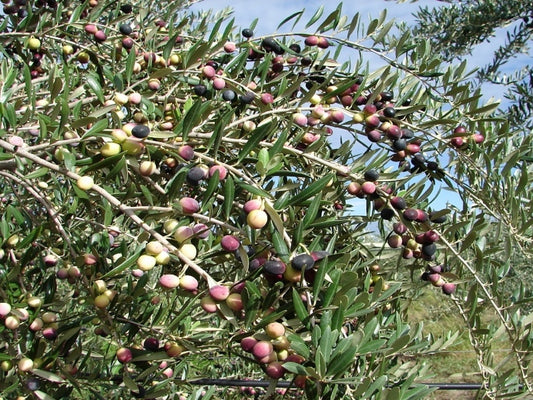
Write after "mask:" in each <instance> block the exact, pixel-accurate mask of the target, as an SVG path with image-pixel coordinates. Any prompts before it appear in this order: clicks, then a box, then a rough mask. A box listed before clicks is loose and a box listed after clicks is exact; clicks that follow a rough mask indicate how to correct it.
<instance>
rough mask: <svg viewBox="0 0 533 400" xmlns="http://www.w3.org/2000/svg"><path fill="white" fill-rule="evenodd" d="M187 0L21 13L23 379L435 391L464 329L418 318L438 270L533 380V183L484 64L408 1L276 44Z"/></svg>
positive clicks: (8, 109) (5, 301)
mask: <svg viewBox="0 0 533 400" xmlns="http://www.w3.org/2000/svg"><path fill="white" fill-rule="evenodd" d="M187 6H188V3H187V2H183V1H160V2H151V1H144V0H142V1H138V2H135V4H133V5H132V4H129V3H126V2H116V1H90V2H87V3H82V4H80V3H78V2H55V1H46V2H45V1H24V2H20V1H14V2H12V3H7V4H5V5H4V13H5V14H6V17H5V18H4V19H3V20H2V24H1V25H0V31H1V34H0V40H1V43H2V46H1V47H0V50H1V52H2V64H1V67H0V68H1V69H0V73H1V79H0V80H1V82H2V86H1V89H0V99H1V102H0V118H1V119H0V135H1V138H0V148H1V149H2V150H1V152H0V156H1V160H0V166H1V169H0V176H1V177H2V181H1V184H2V186H1V189H2V203H1V204H2V217H1V219H0V235H1V238H2V242H1V243H2V254H0V255H1V257H0V259H1V275H0V276H1V282H2V285H1V290H0V296H1V302H0V317H1V318H2V322H3V324H2V326H1V327H0V335H1V338H2V341H1V342H0V346H1V349H2V353H0V357H1V359H2V363H1V368H2V376H1V378H2V379H0V388H1V390H2V393H3V394H4V395H5V396H12V397H15V396H17V395H33V396H35V397H37V398H42V399H48V398H83V399H86V398H106V399H109V398H117V399H118V398H130V397H132V396H133V397H139V398H158V397H167V398H176V399H178V398H179V399H181V398H204V399H207V398H210V397H218V398H220V397H223V398H232V397H234V398H241V396H242V393H241V392H240V391H238V390H236V389H224V388H221V387H217V386H216V385H214V384H213V382H212V381H211V383H210V384H209V383H208V382H206V381H202V382H203V383H204V385H203V386H202V387H198V385H199V381H198V379H199V378H206V377H207V378H215V377H216V378H219V377H231V378H255V377H262V378H265V379H267V380H268V382H269V386H268V388H267V390H266V394H265V397H266V398H268V397H275V396H276V383H277V381H278V380H279V379H286V380H289V381H290V382H291V384H292V387H293V388H292V389H291V390H289V392H288V395H287V396H288V397H291V396H292V397H296V396H301V395H302V393H304V394H305V396H306V398H310V399H315V398H316V399H318V398H330V399H337V398H354V399H355V398H357V399H377V398H405V399H415V398H424V397H427V396H428V395H429V394H430V393H431V391H432V390H433V389H431V388H429V387H427V386H426V385H423V384H421V383H420V382H422V381H423V379H425V378H427V377H428V375H429V374H428V371H426V369H425V366H424V363H423V362H418V361H416V360H417V358H416V356H420V355H422V354H425V353H432V352H434V351H437V350H438V349H440V348H442V347H446V346H448V345H449V344H450V343H451V342H453V338H454V336H453V335H450V337H448V338H432V337H429V338H428V337H427V336H425V335H424V334H423V327H422V324H416V325H409V324H408V323H407V320H408V309H409V306H410V304H411V303H410V302H409V299H411V298H413V297H416V296H417V295H418V294H420V293H421V291H423V290H425V289H426V288H427V287H428V286H429V287H434V288H435V291H436V294H437V295H439V296H441V298H442V301H449V302H451V304H454V305H455V306H456V310H457V312H458V313H459V314H460V315H461V316H462V317H463V318H464V322H465V326H466V327H467V328H468V330H469V333H470V339H471V343H472V348H473V349H474V350H475V351H476V352H477V353H476V354H477V356H478V360H477V361H478V365H479V370H480V373H481V377H482V384H483V389H482V391H481V394H482V395H486V396H487V397H490V398H496V396H504V397H506V398H511V397H514V396H522V395H523V394H524V393H527V392H529V393H530V392H532V388H531V385H532V383H531V382H530V378H529V377H528V366H529V362H530V360H529V353H528V349H529V347H530V340H531V335H530V332H531V318H530V316H527V315H522V314H521V313H520V311H519V308H517V307H516V305H515V304H514V303H512V302H511V301H510V299H509V298H505V297H504V296H502V295H501V292H500V291H499V289H498V287H499V284H500V283H501V281H502V280H503V279H504V278H505V276H506V275H507V272H508V270H509V268H510V264H509V262H508V259H509V255H510V254H512V253H513V252H514V251H515V249H516V248H518V247H520V248H521V249H522V250H523V252H524V254H527V252H529V251H530V250H529V248H530V246H529V245H530V242H531V225H532V223H531V212H530V211H531V203H532V202H531V193H530V191H529V190H528V189H529V187H530V186H531V184H530V182H531V180H530V176H531V174H530V172H529V165H527V164H525V163H524V164H519V163H518V162H519V160H520V157H521V156H522V153H518V155H517V156H515V155H514V153H510V152H512V151H517V150H516V146H515V144H514V142H513V141H514V139H515V138H514V136H513V132H511V131H510V130H509V129H508V125H507V124H505V123H504V121H501V120H500V119H498V118H496V117H494V115H493V112H494V110H496V108H497V106H498V105H497V104H482V103H481V102H480V98H479V96H477V95H476V94H474V95H472V93H470V92H469V91H468V90H466V89H465V87H468V84H467V82H468V79H469V73H468V72H467V71H466V69H465V64H462V65H460V66H450V65H447V64H445V63H443V62H442V60H441V59H440V58H439V56H438V55H437V54H436V53H435V52H434V51H432V49H431V46H430V43H429V41H421V40H418V39H417V38H416V37H412V36H411V34H410V33H409V32H406V33H401V34H400V35H392V34H390V30H391V28H392V27H393V22H391V21H387V20H386V13H383V14H382V15H381V16H379V18H376V19H373V20H371V21H368V22H363V21H360V16H359V15H355V16H350V17H345V16H343V15H342V10H341V6H339V7H338V8H337V9H336V10H335V11H334V12H332V13H331V14H329V15H326V16H322V12H321V10H319V11H317V12H316V13H315V14H314V15H313V16H311V17H310V19H309V20H308V21H307V23H306V27H305V29H304V30H303V31H301V32H299V31H295V30H294V26H295V25H293V29H290V31H289V33H286V34H273V35H265V36H262V37H257V36H255V35H254V32H253V29H254V28H255V27H254V26H251V27H244V29H242V28H241V27H237V26H236V25H235V21H233V20H230V19H229V18H228V15H227V14H225V13H224V12H222V13H217V14H214V13H212V12H205V13H199V14H193V13H190V12H188V10H187ZM302 17H303V12H299V13H295V14H293V15H290V16H287V18H286V19H285V20H284V21H282V23H281V26H286V27H288V26H290V25H291V24H293V23H294V24H296V23H297V22H298V21H300V20H301V19H302ZM343 49H346V50H350V52H351V53H352V54H356V55H357V56H358V57H357V60H355V61H352V62H345V63H338V62H336V61H335V59H336V58H337V57H338V55H339V54H340V52H341V51H343ZM370 54H371V55H374V56H376V55H377V56H378V57H379V58H380V59H381V60H382V61H383V64H384V66H383V67H379V68H373V66H372V65H371V64H370V63H368V62H366V57H367V55H370ZM485 165H487V166H490V167H494V168H495V169H494V171H491V170H488V169H486V168H484V166H485ZM520 166H523V169H522V170H520V171H519V167H520ZM489 172H491V173H492V172H494V174H489ZM519 172H520V173H519ZM496 175H497V176H498V177H499V178H498V179H497V178H496ZM438 182H440V184H437V183H438ZM443 184H444V185H448V187H449V188H451V189H452V190H454V191H457V192H458V193H459V194H460V195H461V196H463V198H464V199H465V204H464V207H463V209H460V207H459V208H456V207H452V206H447V207H445V206H444V205H443V202H442V201H441V202H435V198H436V197H439V190H440V188H441V187H442V185H443ZM511 187H512V190H511ZM509 206H512V207H511V208H508V207H509ZM370 224H373V225H372V226H377V230H378V231H379V233H380V234H381V238H380V241H379V243H377V244H376V241H375V240H374V239H370V237H371V236H370V235H369V234H368V232H369V226H371V225H370ZM391 260H395V261H394V262H391ZM420 278H422V279H420ZM527 296H528V294H527V293H526V292H525V290H524V289H522V292H521V291H520V290H518V291H517V294H516V297H515V299H514V300H515V302H516V303H517V302H527V301H529V300H528V297H527ZM480 300H481V302H480ZM485 309H488V310H489V311H490V313H491V317H492V318H491V319H490V320H489V322H487V321H486V320H485V319H484V318H483V317H484V316H485V315H486V314H485V313H484V311H485ZM498 335H500V336H503V337H504V338H505V340H506V342H507V343H509V346H510V347H511V348H512V351H510V352H509V357H508V358H506V359H504V360H501V361H500V360H498V363H499V364H497V365H496V364H495V361H494V359H493V357H492V352H491V341H492V340H493V339H494V338H495V337H496V336H498ZM448 339H449V340H448ZM246 394H249V395H253V391H252V389H246Z"/></svg>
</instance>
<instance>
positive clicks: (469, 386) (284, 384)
mask: <svg viewBox="0 0 533 400" xmlns="http://www.w3.org/2000/svg"><path fill="white" fill-rule="evenodd" d="M188 383H189V384H191V385H197V386H208V385H215V386H235V387H238V386H242V387H268V386H269V385H270V383H271V382H270V381H265V380H248V379H196V380H194V381H190V382H188ZM420 385H424V386H428V387H431V388H435V387H436V388H437V390H479V389H481V388H482V384H481V383H420ZM276 386H277V387H279V388H290V387H294V385H293V384H292V382H290V381H278V382H277V384H276Z"/></svg>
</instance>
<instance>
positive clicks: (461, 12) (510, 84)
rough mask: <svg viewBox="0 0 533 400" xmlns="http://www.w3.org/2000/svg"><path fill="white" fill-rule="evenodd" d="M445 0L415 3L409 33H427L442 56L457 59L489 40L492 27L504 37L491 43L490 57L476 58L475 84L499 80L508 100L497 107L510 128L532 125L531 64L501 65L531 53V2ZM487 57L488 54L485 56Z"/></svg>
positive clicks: (524, 127)
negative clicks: (424, 5) (510, 68)
mask: <svg viewBox="0 0 533 400" xmlns="http://www.w3.org/2000/svg"><path fill="white" fill-rule="evenodd" d="M448 3H450V4H449V5H445V6H442V7H436V8H433V9H429V8H420V9H419V11H418V12H417V13H416V14H415V15H416V18H417V23H416V26H415V27H414V28H413V34H414V35H415V36H417V37H420V38H424V39H425V38H429V39H430V42H431V45H432V48H433V49H434V50H436V51H438V52H439V53H440V54H441V55H442V56H443V59H445V60H447V61H450V62H451V61H454V60H460V59H462V58H464V57H466V56H468V55H469V54H472V51H473V50H474V49H475V48H476V47H477V46H479V45H481V44H486V43H487V42H490V41H492V40H494V37H495V34H496V32H499V33H498V34H499V35H502V34H505V35H506V40H505V42H504V43H503V44H501V45H499V46H498V47H497V48H495V50H494V53H493V54H492V60H490V59H489V57H487V59H484V60H476V63H477V64H478V65H477V66H478V67H479V69H478V70H477V71H476V79H475V86H476V87H479V86H480V85H482V84H484V83H487V82H488V83H490V84H493V85H499V86H501V87H502V92H505V93H506V97H507V99H508V100H509V102H510V106H509V109H507V108H506V109H505V110H502V112H503V113H504V115H505V118H507V119H508V120H509V122H510V123H511V125H512V126H513V127H514V128H518V129H528V130H530V129H532V128H533V121H532V119H531V114H532V111H533V98H532V97H531V88H532V87H533V80H532V79H533V74H532V70H531V65H528V64H526V65H524V66H522V67H520V68H518V69H515V70H514V71H511V72H508V71H505V70H504V69H505V67H506V66H507V67H508V64H509V63H510V62H512V60H513V59H514V58H516V57H524V54H526V55H529V57H531V43H532V35H533V21H532V18H533V15H532V14H531V10H532V9H533V2H532V1H530V0H526V1H518V0H516V1H501V0H490V1H482V2H479V1H470V0H466V1H460V2H454V1H449V2H448ZM487 56H489V55H487Z"/></svg>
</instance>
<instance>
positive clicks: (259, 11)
mask: <svg viewBox="0 0 533 400" xmlns="http://www.w3.org/2000/svg"><path fill="white" fill-rule="evenodd" d="M442 4H444V3H442V2H439V1H437V0H420V1H418V2H416V3H402V4H397V3H396V2H394V1H384V0H370V1H361V0H355V1H354V0H352V1H346V2H344V3H343V7H342V9H343V12H344V14H345V15H348V16H352V15H354V14H355V13H357V12H359V13H360V14H361V17H362V19H363V20H365V19H369V18H370V17H372V18H377V17H378V16H379V14H380V13H381V12H382V11H383V9H385V8H386V9H387V14H388V15H389V17H391V18H395V19H398V20H400V21H406V22H412V21H414V18H413V16H412V13H413V12H414V11H416V10H417V9H418V7H420V6H423V7H425V6H428V7H434V6H435V7H439V6H442ZM321 5H323V6H324V14H323V15H324V16H325V15H328V14H329V13H330V12H332V11H333V10H335V8H337V5H338V2H333V1H324V0H267V1H254V0H203V1H200V2H198V3H196V4H195V5H193V7H192V9H193V10H200V9H204V10H207V9H214V10H220V9H222V8H225V7H231V8H233V9H234V16H235V21H236V23H237V25H239V26H243V27H246V26H247V25H249V24H250V23H251V22H252V21H253V20H254V19H255V18H258V19H259V25H258V29H257V31H258V32H261V33H272V32H274V31H275V29H276V27H277V26H278V24H279V22H281V21H282V20H283V19H284V18H285V17H286V16H288V15H290V14H292V13H294V12H296V11H300V10H302V9H305V10H306V13H305V14H304V16H303V17H302V21H303V22H304V23H305V22H306V21H308V20H309V19H310V18H311V17H312V15H313V14H314V12H315V10H317V9H318V8H319V7H320V6H321ZM306 17H307V18H306Z"/></svg>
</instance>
